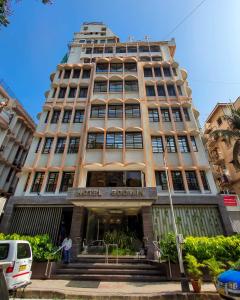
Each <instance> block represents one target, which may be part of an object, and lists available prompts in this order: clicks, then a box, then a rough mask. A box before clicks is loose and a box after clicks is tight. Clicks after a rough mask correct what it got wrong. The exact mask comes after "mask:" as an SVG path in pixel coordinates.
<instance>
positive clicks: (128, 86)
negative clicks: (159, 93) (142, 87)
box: [125, 80, 138, 92]
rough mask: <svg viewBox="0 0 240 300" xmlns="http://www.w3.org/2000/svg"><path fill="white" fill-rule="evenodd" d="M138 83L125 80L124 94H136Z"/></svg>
mask: <svg viewBox="0 0 240 300" xmlns="http://www.w3.org/2000/svg"><path fill="white" fill-rule="evenodd" d="M137 91H138V82H137V80H125V92H137Z"/></svg>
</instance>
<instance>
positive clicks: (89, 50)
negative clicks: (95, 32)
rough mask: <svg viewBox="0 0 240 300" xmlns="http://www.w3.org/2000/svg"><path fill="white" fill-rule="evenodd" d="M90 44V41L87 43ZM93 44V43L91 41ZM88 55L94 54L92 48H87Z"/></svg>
mask: <svg viewBox="0 0 240 300" xmlns="http://www.w3.org/2000/svg"><path fill="white" fill-rule="evenodd" d="M87 42H88V41H87ZM90 42H91V41H90ZM86 54H92V48H86Z"/></svg>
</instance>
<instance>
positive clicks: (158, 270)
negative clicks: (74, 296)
mask: <svg viewBox="0 0 240 300" xmlns="http://www.w3.org/2000/svg"><path fill="white" fill-rule="evenodd" d="M51 278H53V279H66V280H92V281H94V280H95V281H100V280H101V281H141V282H159V281H165V280H167V272H166V269H165V266H164V265H162V264H158V263H154V262H151V261H148V260H146V259H136V258H122V257H121V258H119V260H118V264H116V258H112V257H110V258H109V263H108V264H105V258H104V257H98V258H97V257H92V258H91V257H85V258H84V257H81V258H78V259H77V260H76V261H75V262H74V263H70V264H67V265H65V264H59V265H58V266H57V268H56V270H55V273H54V274H52V276H51Z"/></svg>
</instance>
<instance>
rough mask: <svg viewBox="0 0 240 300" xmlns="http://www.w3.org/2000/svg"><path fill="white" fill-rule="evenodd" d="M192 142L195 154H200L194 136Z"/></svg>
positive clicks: (191, 137)
mask: <svg viewBox="0 0 240 300" xmlns="http://www.w3.org/2000/svg"><path fill="white" fill-rule="evenodd" d="M190 140H191V143H192V147H193V151H194V152H198V148H197V143H196V140H195V137H194V136H190Z"/></svg>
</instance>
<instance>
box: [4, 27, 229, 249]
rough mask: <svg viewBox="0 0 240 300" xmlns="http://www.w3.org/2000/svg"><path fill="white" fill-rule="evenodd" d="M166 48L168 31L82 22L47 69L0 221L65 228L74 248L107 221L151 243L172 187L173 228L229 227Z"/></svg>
mask: <svg viewBox="0 0 240 300" xmlns="http://www.w3.org/2000/svg"><path fill="white" fill-rule="evenodd" d="M175 48H176V45H175V42H174V40H171V41H156V42H152V41H147V40H145V41H137V42H135V41H131V42H127V43H121V42H120V40H119V38H118V37H117V36H116V35H115V34H114V33H113V32H112V31H111V30H110V29H109V28H108V27H107V26H105V25H104V24H103V23H98V22H94V23H84V24H83V26H82V27H81V31H80V32H78V33H75V34H74V39H73V41H72V42H71V43H70V44H69V53H68V55H66V56H65V57H64V60H63V61H62V62H61V63H60V64H59V65H58V66H57V70H56V71H55V72H54V73H52V74H51V76H50V79H51V88H50V90H49V92H48V93H47V97H46V102H45V104H44V106H43V110H42V112H41V114H40V115H39V124H38V127H37V130H36V133H35V136H34V140H33V142H32V145H31V149H30V152H29V154H28V157H27V160H26V163H25V166H24V168H23V170H22V173H21V177H20V181H19V184H18V187H17V190H16V193H15V196H14V197H12V198H11V202H10V203H9V205H8V207H7V210H6V213H5V216H4V220H3V222H2V230H4V231H9V232H14V231H18V232H20V233H25V234H35V233H44V232H47V233H49V234H50V235H51V236H52V238H53V239H54V241H56V242H57V240H58V239H59V235H61V234H62V232H70V234H71V237H72V239H73V254H74V255H77V254H78V253H79V252H80V251H81V249H82V243H83V240H84V239H86V240H87V242H89V241H93V240H101V239H103V238H104V234H106V232H108V231H112V230H114V229H115V230H126V231H131V232H134V234H135V235H136V236H137V238H138V239H139V240H140V241H144V242H147V243H148V246H149V247H150V246H151V241H153V240H154V239H159V238H161V237H162V236H163V235H164V234H166V233H167V232H169V231H172V230H173V228H172V221H171V214H170V208H169V192H171V193H172V198H173V203H174V207H175V214H176V220H177V225H178V228H179V231H180V232H182V233H184V234H185V235H187V234H193V235H216V234H229V233H231V232H232V229H231V224H230V222H229V219H228V216H227V214H226V213H225V208H224V206H223V204H222V200H221V198H219V197H218V196H216V194H217V190H216V186H215V183H214V180H213V176H212V173H211V170H210V166H209V163H208V159H207V157H206V155H205V150H204V146H203V143H202V141H201V137H200V132H199V126H198V120H197V118H198V112H197V110H196V109H195V108H194V107H193V104H192V98H191V89H190V88H189V86H188V83H187V72H186V71H185V70H184V69H181V68H180V67H179V64H178V63H177V62H176V61H175V60H174V54H175ZM166 172H167V173H166ZM167 175H168V178H169V182H170V187H171V189H170V191H168V185H167ZM149 255H151V251H149Z"/></svg>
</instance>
